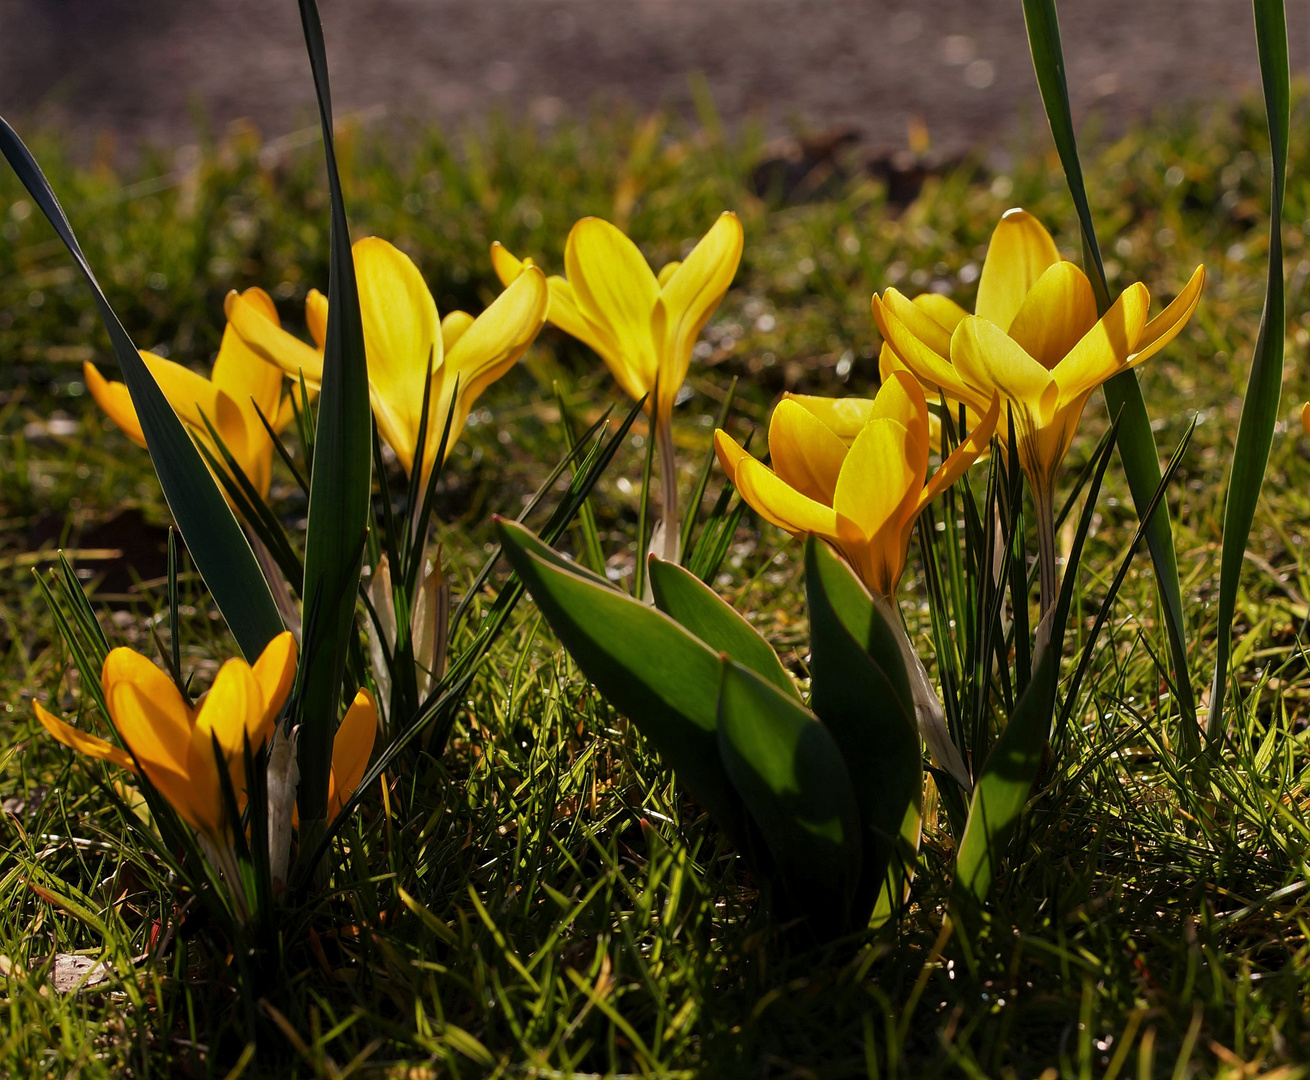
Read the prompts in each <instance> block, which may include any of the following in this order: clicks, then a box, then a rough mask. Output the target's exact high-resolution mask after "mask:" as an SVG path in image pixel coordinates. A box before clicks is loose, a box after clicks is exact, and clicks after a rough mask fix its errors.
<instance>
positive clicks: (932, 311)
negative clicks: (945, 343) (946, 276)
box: [914, 292, 969, 334]
mask: <svg viewBox="0 0 1310 1080" xmlns="http://www.w3.org/2000/svg"><path fill="white" fill-rule="evenodd" d="M914 306H915V307H917V308H919V309H920V310H921V311H923V312H925V313H926V314H928V315H931V316H932V318H933V319H935V320H936V321H937V322H938V323H939V324H940V325H941V327H942V328H943V329H944V330H945V331H946V332H947V333H948V334H951V333H954V332H955V328H956V327H957V326H959V325H960V320H961V319H963V318H964V317H965V316H967V315H968V314H969V313H968V312H967V311H965V310H964V308H962V307H960V305H959V304H957V303H956V302H955V301H954V300H952V299H951V298H950V297H949V296H943V295H942V294H941V293H934V292H927V293H920V294H919V295H918V296H916V297H915V298H914Z"/></svg>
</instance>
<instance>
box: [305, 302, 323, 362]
mask: <svg viewBox="0 0 1310 1080" xmlns="http://www.w3.org/2000/svg"><path fill="white" fill-rule="evenodd" d="M327 318H328V302H327V297H326V296H324V295H323V294H322V293H321V292H319V291H318V290H317V289H310V290H309V292H308V293H306V295H305V327H306V329H308V330H309V336H310V338H311V339H312V340H313V342H314V344H315V345H317V346H318V351H319V352H320V353H321V352H322V351H323V343H324V342H325V341H327ZM306 379H308V376H306Z"/></svg>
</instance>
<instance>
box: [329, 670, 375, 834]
mask: <svg viewBox="0 0 1310 1080" xmlns="http://www.w3.org/2000/svg"><path fill="white" fill-rule="evenodd" d="M377 731H378V710H377V706H376V705H375V704H374V702H373V695H372V694H370V693H369V692H368V691H367V690H364V689H361V690H360V691H359V692H358V693H357V694H355V700H354V701H353V702H351V705H350V708H349V709H347V710H346V715H345V718H344V719H343V720H342V721H341V726H340V727H338V728H337V734H336V737H335V738H334V739H333V741H332V781H331V786H332V789H331V791H330V792H329V794H328V820H329V821H331V820H332V819H333V818H335V817H336V816H337V815H338V814H339V813H341V808H342V807H343V806H344V805H345V803H346V800H347V799H349V798H350V796H351V795H353V794H354V793H355V788H357V787H359V781H360V780H361V779H362V778H363V776H364V770H365V769H367V768H368V759H369V755H371V754H372V753H373V740H374V737H375V736H376V735H377Z"/></svg>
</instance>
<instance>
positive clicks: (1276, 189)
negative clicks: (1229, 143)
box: [1206, 0, 1291, 749]
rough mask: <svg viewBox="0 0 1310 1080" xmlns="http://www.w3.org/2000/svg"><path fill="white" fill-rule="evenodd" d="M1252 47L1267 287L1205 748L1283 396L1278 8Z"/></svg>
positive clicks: (1242, 436) (1240, 449) (1230, 518)
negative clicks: (1264, 185) (1262, 163)
mask: <svg viewBox="0 0 1310 1080" xmlns="http://www.w3.org/2000/svg"><path fill="white" fill-rule="evenodd" d="M1255 40H1256V48H1257V51H1258V52H1259V54H1260V78H1261V82H1262V84H1263V86H1264V97H1265V112H1266V113H1267V114H1268V119H1269V145H1270V150H1271V153H1272V156H1273V193H1272V195H1271V197H1270V201H1269V280H1268V284H1267V285H1266V287H1265V306H1264V312H1263V313H1262V314H1261V316H1260V330H1259V333H1258V334H1257V336H1256V339H1255V355H1254V356H1253V357H1252V360H1251V375H1250V378H1249V380H1248V381H1247V384H1246V401H1245V402H1244V403H1243V405H1242V419H1241V422H1240V423H1239V424H1238V427H1237V443H1236V445H1235V449H1234V451H1233V471H1232V475H1230V476H1229V478H1228V501H1227V503H1226V505H1225V506H1224V545H1223V557H1222V559H1221V562H1220V569H1219V640H1218V643H1217V649H1216V654H1215V665H1214V685H1213V687H1212V688H1211V691H1210V718H1209V723H1208V725H1207V731H1206V733H1207V735H1208V736H1209V738H1210V740H1211V742H1212V745H1214V746H1215V748H1216V749H1217V748H1218V743H1217V741H1216V740H1218V738H1219V737H1220V736H1221V735H1223V733H1224V726H1225V725H1224V705H1225V700H1224V697H1225V693H1226V690H1225V683H1226V681H1227V678H1228V664H1229V659H1230V655H1229V654H1230V650H1231V648H1232V643H1233V613H1234V609H1235V608H1236V605H1237V586H1238V583H1239V581H1240V580H1241V577H1242V562H1243V559H1244V558H1245V556H1246V544H1247V540H1248V539H1249V538H1250V535H1251V522H1252V521H1253V520H1254V519H1255V507H1256V503H1257V502H1259V500H1260V488H1261V485H1262V484H1263V483H1264V476H1265V467H1266V466H1267V465H1268V463H1269V448H1270V446H1271V445H1272V444H1273V440H1274V426H1275V424H1276V423H1277V421H1278V405H1279V398H1280V395H1281V394H1282V389H1283V346H1284V342H1283V338H1284V335H1285V333H1286V315H1285V312H1284V303H1285V300H1284V296H1283V188H1284V185H1285V183H1286V179H1287V140H1288V129H1289V125H1290V113H1291V88H1290V78H1289V68H1288V58H1287V14H1286V12H1285V11H1284V9H1283V3H1282V0H1255Z"/></svg>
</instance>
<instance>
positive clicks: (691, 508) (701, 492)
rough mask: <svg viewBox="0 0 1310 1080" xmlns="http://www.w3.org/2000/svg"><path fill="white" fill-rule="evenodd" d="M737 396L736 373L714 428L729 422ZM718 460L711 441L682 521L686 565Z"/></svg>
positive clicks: (680, 546)
mask: <svg viewBox="0 0 1310 1080" xmlns="http://www.w3.org/2000/svg"><path fill="white" fill-rule="evenodd" d="M736 397H737V376H736V375H734V376H733V377H732V382H731V383H729V384H728V392H727V393H726V394H724V395H723V405H722V407H721V408H720V409H719V416H718V419H717V420H715V422H714V428H713V430H715V431H718V430H720V429H721V428H723V427H724V425H726V424H727V422H728V414H729V413H730V412H731V411H732V403H733V401H734V400H735V399H736ZM716 460H717V458H716V456H715V453H714V445H713V443H712V442H711V444H710V447H709V449H708V450H707V451H706V452H705V464H704V465H702V466H701V470H700V476H698V477H697V478H696V486H695V487H694V488H692V491H691V498H690V499H688V500H687V517H686V520H684V521H683V523H682V541H681V543H679V544H678V550H679V551H681V552H682V557H683V565H684V566H690V565H691V561H690V558H689V553H690V552H691V536H692V533H694V532H695V531H696V518H697V517H698V516H699V515H700V504H701V500H702V499H703V498H705V489H706V488H707V487H708V486H709V482H710V476H711V474H712V473H713V472H714V462H715V461H716Z"/></svg>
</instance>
